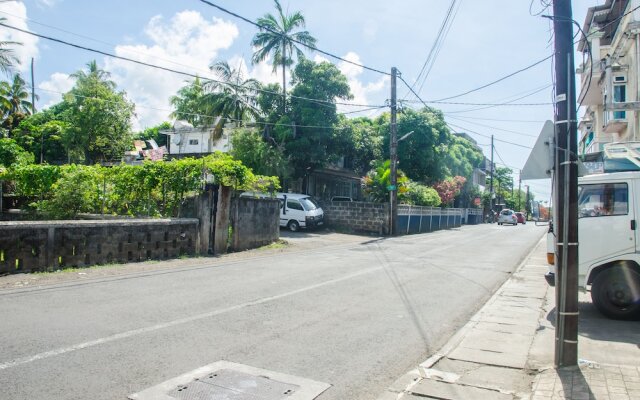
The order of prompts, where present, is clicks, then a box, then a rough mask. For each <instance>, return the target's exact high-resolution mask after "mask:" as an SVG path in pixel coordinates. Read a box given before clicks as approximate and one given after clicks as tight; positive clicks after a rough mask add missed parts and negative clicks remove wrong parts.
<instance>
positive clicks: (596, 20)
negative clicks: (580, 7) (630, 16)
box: [578, 0, 629, 57]
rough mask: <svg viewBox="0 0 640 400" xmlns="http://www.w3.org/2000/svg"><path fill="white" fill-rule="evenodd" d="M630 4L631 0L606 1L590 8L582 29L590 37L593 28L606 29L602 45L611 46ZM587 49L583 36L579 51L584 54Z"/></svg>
mask: <svg viewBox="0 0 640 400" xmlns="http://www.w3.org/2000/svg"><path fill="white" fill-rule="evenodd" d="M628 4H629V0H606V1H605V3H604V4H602V5H599V6H595V7H589V9H588V11H587V15H586V17H585V19H584V25H583V27H582V30H583V32H584V33H585V34H586V35H589V34H590V30H591V28H592V27H593V28H601V27H604V29H603V33H604V34H603V36H602V41H601V44H602V45H605V46H606V45H609V44H611V42H612V41H613V37H614V36H615V34H616V31H617V30H618V25H620V19H618V18H620V16H622V15H623V14H624V12H625V10H626V9H627V5H628ZM586 49H587V41H586V39H585V37H584V36H582V37H581V39H580V42H579V43H578V51H580V52H584V51H586ZM598 57H599V56H598Z"/></svg>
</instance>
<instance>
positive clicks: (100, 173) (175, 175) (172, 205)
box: [0, 153, 280, 218]
mask: <svg viewBox="0 0 640 400" xmlns="http://www.w3.org/2000/svg"><path fill="white" fill-rule="evenodd" d="M206 175H211V176H213V178H214V181H215V183H216V184H221V185H223V186H230V187H233V188H234V189H239V190H259V191H274V190H277V189H279V188H280V184H279V182H278V179H277V178H275V177H265V176H256V175H254V174H253V173H252V172H251V170H249V169H248V168H247V167H245V166H244V165H243V164H242V163H241V162H240V161H237V160H235V159H233V158H232V157H231V156H229V155H227V154H223V153H215V154H212V155H210V156H207V157H204V158H200V159H194V158H186V159H182V160H172V161H167V162H164V161H156V162H153V161H149V162H145V163H144V164H143V165H137V166H132V165H124V164H123V165H118V166H114V167H101V166H99V165H95V166H79V165H73V164H72V165H65V166H61V167H57V166H50V165H46V164H45V165H33V164H32V165H24V166H14V167H11V168H8V169H6V170H5V171H2V170H0V180H6V181H10V182H12V185H11V186H12V187H13V190H14V192H15V194H17V195H20V196H24V197H28V198H31V199H32V200H33V203H32V204H33V206H34V207H35V208H36V209H38V210H40V211H42V212H44V213H45V214H46V215H48V216H50V217H51V218H71V217H74V216H76V215H77V214H78V213H85V212H89V213H102V212H104V213H107V214H116V215H133V216H141V215H144V216H153V217H172V216H178V215H180V208H181V206H182V204H183V203H184V201H185V199H186V198H187V197H189V196H193V195H195V194H197V193H200V192H201V191H202V190H203V188H204V183H205V182H204V178H205V176H206Z"/></svg>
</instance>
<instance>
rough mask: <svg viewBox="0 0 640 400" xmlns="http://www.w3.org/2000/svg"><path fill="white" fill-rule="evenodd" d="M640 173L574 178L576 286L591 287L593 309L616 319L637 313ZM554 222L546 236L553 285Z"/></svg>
mask: <svg viewBox="0 0 640 400" xmlns="http://www.w3.org/2000/svg"><path fill="white" fill-rule="evenodd" d="M639 215H640V171H627V172H611V173H598V174H592V175H586V176H583V177H580V178H579V179H578V240H579V247H578V259H579V273H578V274H579V275H578V285H579V286H580V288H582V289H585V290H589V289H590V290H591V298H592V300H593V304H594V305H595V306H596V308H597V309H598V310H599V311H600V312H601V313H602V314H604V315H605V316H607V317H609V318H614V319H636V318H639V317H640V248H639V246H638V243H639V239H640V238H639V237H638V229H637V218H638V216H639ZM554 236H555V234H554V232H553V225H550V229H549V233H548V237H547V256H548V257H547V258H548V261H549V262H550V263H551V264H552V265H551V266H550V269H549V272H548V273H547V275H546V276H545V278H546V279H547V282H549V283H550V284H551V285H554V284H555V263H554V262H555V260H556V257H555V254H554V253H555V242H556V241H557V240H555V239H554Z"/></svg>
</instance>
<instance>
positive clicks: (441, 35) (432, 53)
mask: <svg viewBox="0 0 640 400" xmlns="http://www.w3.org/2000/svg"><path fill="white" fill-rule="evenodd" d="M456 2H457V0H452V1H451V4H450V5H449V9H448V10H447V14H446V15H445V17H444V20H443V21H442V24H441V25H440V29H439V30H438V34H437V35H436V39H435V40H434V42H433V45H432V46H431V50H429V54H428V55H427V59H426V60H425V61H424V64H423V65H422V69H420V73H418V76H417V77H416V79H415V81H414V82H413V87H415V86H416V85H417V84H418V82H419V81H420V79H421V78H422V74H425V71H426V74H425V75H424V80H423V81H422V84H421V85H420V88H419V89H418V90H417V92H418V93H420V92H421V91H422V87H423V85H424V83H425V82H426V80H427V77H428V76H429V72H431V68H432V67H433V64H434V63H435V59H436V58H437V56H438V54H439V53H440V46H441V43H442V42H444V39H445V38H446V36H447V34H448V33H449V29H446V31H445V28H447V26H448V27H449V28H450V27H451V24H450V22H451V23H453V19H454V18H455V14H453V8H454V7H455V5H456ZM456 13H457V12H456ZM452 14H453V17H452ZM427 66H429V69H428V70H427ZM408 95H409V92H407V94H406V95H405V96H404V99H406V98H407V96H408Z"/></svg>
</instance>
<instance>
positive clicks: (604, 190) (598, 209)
mask: <svg viewBox="0 0 640 400" xmlns="http://www.w3.org/2000/svg"><path fill="white" fill-rule="evenodd" d="M628 213H629V189H628V187H627V184H626V183H598V184H591V185H580V187H579V189H578V217H579V218H590V217H602V216H610V215H627V214H628Z"/></svg>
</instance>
